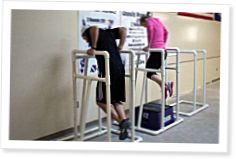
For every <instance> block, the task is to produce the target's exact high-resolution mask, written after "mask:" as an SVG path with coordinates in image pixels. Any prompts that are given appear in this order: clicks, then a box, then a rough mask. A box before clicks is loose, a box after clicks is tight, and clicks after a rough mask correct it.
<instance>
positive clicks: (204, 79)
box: [202, 50, 206, 106]
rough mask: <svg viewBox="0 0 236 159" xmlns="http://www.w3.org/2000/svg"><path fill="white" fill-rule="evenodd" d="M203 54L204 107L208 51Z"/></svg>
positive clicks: (204, 101) (204, 102)
mask: <svg viewBox="0 0 236 159" xmlns="http://www.w3.org/2000/svg"><path fill="white" fill-rule="evenodd" d="M202 52H203V93H202V94H203V106H205V105H206V50H202Z"/></svg>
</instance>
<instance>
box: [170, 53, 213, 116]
mask: <svg viewBox="0 0 236 159" xmlns="http://www.w3.org/2000/svg"><path fill="white" fill-rule="evenodd" d="M198 53H202V54H203V96H202V99H203V103H199V102H197V101H196V100H197V80H196V77H197V59H198ZM206 53H207V52H206V50H204V49H203V50H200V49H197V50H181V51H180V54H193V59H194V67H193V70H194V71H193V100H192V101H188V100H180V101H179V104H181V103H186V104H191V105H192V106H193V107H192V108H193V109H192V111H191V112H183V111H180V112H179V114H181V115H184V116H193V115H195V114H196V113H198V112H200V111H202V110H204V109H206V108H208V106H209V105H208V104H206ZM170 105H171V106H174V105H176V103H172V104H170ZM196 105H199V106H200V107H199V108H197V107H196Z"/></svg>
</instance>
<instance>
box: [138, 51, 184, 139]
mask: <svg viewBox="0 0 236 159" xmlns="http://www.w3.org/2000/svg"><path fill="white" fill-rule="evenodd" d="M149 51H150V52H161V54H162V56H161V57H162V58H161V60H162V67H161V70H157V69H146V68H138V67H137V68H136V71H142V72H144V75H143V84H142V90H141V99H140V108H139V116H138V123H137V126H136V130H138V131H141V132H145V133H148V134H151V135H158V134H160V133H162V132H164V131H166V130H167V129H169V128H171V127H173V126H175V125H177V124H179V123H181V122H182V121H183V119H182V118H180V117H179V104H178V103H179V93H178V92H179V49H178V48H174V47H173V48H168V49H166V51H168V52H170V53H172V52H174V53H175V54H176V68H168V67H165V66H166V65H165V59H164V57H165V50H164V49H149ZM139 54H144V53H139ZM146 54H147V53H146ZM139 58H140V56H138V61H139ZM137 66H138V65H137ZM166 69H170V70H175V71H176V82H177V83H176V94H177V97H176V103H177V104H176V120H175V122H173V123H172V124H170V125H168V126H165V125H164V124H165V96H164V94H165V92H164V91H165V89H164V88H165V79H166V78H165V70H166ZM147 72H159V73H161V77H162V89H161V99H162V105H161V128H160V129H159V130H156V131H155V130H150V129H147V128H143V127H141V120H142V114H143V105H144V92H146V91H147V89H146V91H144V89H145V87H146V84H147V76H146V75H147ZM136 77H137V72H136Z"/></svg>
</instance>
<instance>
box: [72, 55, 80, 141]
mask: <svg viewBox="0 0 236 159" xmlns="http://www.w3.org/2000/svg"><path fill="white" fill-rule="evenodd" d="M75 56H76V55H75V53H74V52H72V79H73V102H74V140H77V139H78V127H77V126H78V116H77V115H78V111H77V110H78V108H79V103H78V102H77V84H76V77H75V76H76V57H75Z"/></svg>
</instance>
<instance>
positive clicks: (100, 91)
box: [96, 71, 125, 105]
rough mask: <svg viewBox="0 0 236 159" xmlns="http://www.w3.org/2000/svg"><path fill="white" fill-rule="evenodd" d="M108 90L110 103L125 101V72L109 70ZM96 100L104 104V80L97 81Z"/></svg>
mask: <svg viewBox="0 0 236 159" xmlns="http://www.w3.org/2000/svg"><path fill="white" fill-rule="evenodd" d="M111 72H112V73H111V74H110V80H111V86H110V92H111V104H113V105H114V104H115V103H120V102H125V73H124V71H111ZM96 101H97V102H100V103H104V104H106V84H105V83H104V82H98V83H97V89H96Z"/></svg>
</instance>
